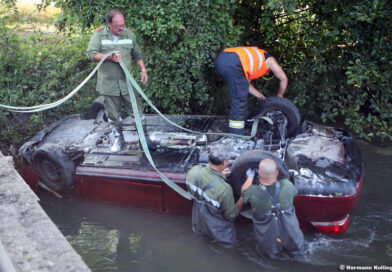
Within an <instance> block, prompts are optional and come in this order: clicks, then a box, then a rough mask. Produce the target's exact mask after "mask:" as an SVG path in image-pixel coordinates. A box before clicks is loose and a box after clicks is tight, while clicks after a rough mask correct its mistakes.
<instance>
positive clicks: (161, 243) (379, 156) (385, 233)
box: [39, 143, 392, 272]
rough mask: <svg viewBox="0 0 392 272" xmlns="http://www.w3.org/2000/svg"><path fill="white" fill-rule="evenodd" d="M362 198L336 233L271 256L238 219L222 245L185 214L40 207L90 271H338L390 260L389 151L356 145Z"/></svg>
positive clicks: (88, 204)
mask: <svg viewBox="0 0 392 272" xmlns="http://www.w3.org/2000/svg"><path fill="white" fill-rule="evenodd" d="M360 148H361V151H362V153H363V157H364V182H363V188H362V194H361V198H360V201H359V203H358V205H357V207H356V208H355V210H354V211H353V212H352V213H351V217H350V225H349V228H348V230H347V232H346V233H345V234H343V235H340V236H327V235H324V234H321V233H310V234H306V235H305V238H306V240H307V241H308V243H309V248H310V254H309V256H307V257H306V258H304V259H301V260H293V259H292V258H291V257H290V256H288V255H284V256H282V259H280V260H270V259H268V258H267V257H263V256H258V255H257V254H256V250H255V245H254V242H253V231H252V225H251V224H246V223H239V224H237V234H238V240H239V245H238V247H237V248H236V249H233V250H226V249H222V248H219V247H217V246H215V245H213V244H211V243H210V241H209V240H208V239H204V238H201V237H196V236H195V235H194V234H193V233H192V231H191V227H190V226H191V218H190V216H189V215H175V214H167V213H161V212H152V211H150V210H146V209H140V208H133V207H123V206H116V205H110V204H105V203H99V202H93V201H86V200H80V199H56V198H54V197H52V196H50V195H48V194H46V193H44V192H41V193H40V194H39V197H40V198H41V204H42V206H43V208H44V209H45V210H46V212H47V213H48V214H49V216H50V217H51V218H52V220H53V221H54V222H55V223H56V224H57V225H58V227H59V228H60V230H61V231H62V232H63V233H64V235H65V236H66V237H67V239H68V240H69V242H70V243H71V244H72V245H73V247H74V248H75V249H76V251H77V252H78V253H79V254H80V255H81V256H82V258H83V259H84V261H85V262H86V263H87V265H88V266H89V267H90V268H91V270H92V271H227V272H231V271H233V272H234V271H245V270H246V271H247V272H248V271H301V272H303V271H315V270H317V271H337V270H338V267H339V265H340V264H345V265H365V266H369V265H391V264H392V231H391V230H392V198H391V197H390V192H392V182H390V178H391V176H392V167H391V165H392V148H391V147H389V148H378V147H375V146H373V145H370V144H365V143H361V144H360Z"/></svg>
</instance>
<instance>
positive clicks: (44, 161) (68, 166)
mask: <svg viewBox="0 0 392 272" xmlns="http://www.w3.org/2000/svg"><path fill="white" fill-rule="evenodd" d="M32 164H33V168H34V169H35V170H36V171H37V172H38V174H39V176H40V180H41V181H42V182H43V183H44V184H45V185H46V186H48V187H49V188H50V189H52V190H54V191H56V192H60V191H64V190H65V189H69V188H71V187H72V185H73V183H74V180H75V163H74V162H73V161H72V160H71V158H69V157H68V156H67V154H65V153H64V151H63V150H62V149H61V148H60V147H58V146H55V145H53V144H46V145H43V146H41V147H39V148H37V150H35V152H34V155H33V159H32Z"/></svg>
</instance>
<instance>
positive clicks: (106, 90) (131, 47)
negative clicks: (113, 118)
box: [87, 26, 143, 96]
mask: <svg viewBox="0 0 392 272" xmlns="http://www.w3.org/2000/svg"><path fill="white" fill-rule="evenodd" d="M110 51H120V54H121V59H122V61H123V62H124V63H125V65H126V66H127V68H128V70H129V72H132V66H131V60H132V59H134V60H139V59H142V58H143V56H142V53H141V51H140V49H139V47H138V45H137V43H136V37H135V34H133V32H132V31H131V30H129V29H127V28H126V29H124V31H123V33H121V35H120V36H118V40H117V42H116V41H115V39H114V36H113V34H112V32H111V31H110V30H109V29H108V27H106V26H105V27H102V28H101V29H100V30H97V31H96V32H95V33H94V34H93V36H92V37H91V39H90V42H89V44H88V48H87V55H88V58H89V59H90V60H93V58H94V56H95V55H96V54H97V53H103V54H106V53H108V52H110ZM97 91H98V92H99V93H100V94H103V95H113V96H119V95H120V94H122V95H127V94H128V89H127V85H126V81H125V74H124V72H123V70H122V69H121V67H120V64H118V63H116V62H112V61H106V62H104V63H103V64H102V66H101V67H100V68H99V70H98V80H97Z"/></svg>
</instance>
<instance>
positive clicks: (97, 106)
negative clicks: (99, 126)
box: [91, 96, 105, 119]
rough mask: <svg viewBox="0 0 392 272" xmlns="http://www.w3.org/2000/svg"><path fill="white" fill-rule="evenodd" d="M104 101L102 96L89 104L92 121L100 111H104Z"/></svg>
mask: <svg viewBox="0 0 392 272" xmlns="http://www.w3.org/2000/svg"><path fill="white" fill-rule="evenodd" d="M104 100H105V98H104V97H103V96H98V97H97V98H96V99H95V100H94V101H93V103H92V104H91V115H92V118H93V119H95V118H97V115H98V113H99V112H100V111H101V110H104V109H105V106H104V104H103V102H104Z"/></svg>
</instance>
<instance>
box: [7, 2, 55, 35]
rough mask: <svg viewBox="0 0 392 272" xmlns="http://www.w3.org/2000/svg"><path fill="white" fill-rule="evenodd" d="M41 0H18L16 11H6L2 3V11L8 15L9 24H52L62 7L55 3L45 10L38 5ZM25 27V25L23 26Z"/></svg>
mask: <svg viewBox="0 0 392 272" xmlns="http://www.w3.org/2000/svg"><path fill="white" fill-rule="evenodd" d="M40 3H41V1H39V0H38V1H37V0H30V1H29V0H18V1H17V2H16V9H15V10H14V11H7V12H5V11H6V9H5V7H4V6H1V5H0V11H3V12H5V13H4V15H3V16H7V17H8V24H9V25H21V24H22V25H28V24H31V25H37V24H38V25H47V24H50V23H51V22H52V21H53V19H55V16H56V15H57V14H58V13H59V12H60V9H58V8H56V7H54V6H53V5H50V6H48V7H47V8H45V10H41V11H39V10H38V7H37V5H38V4H40ZM22 28H23V27H22Z"/></svg>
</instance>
